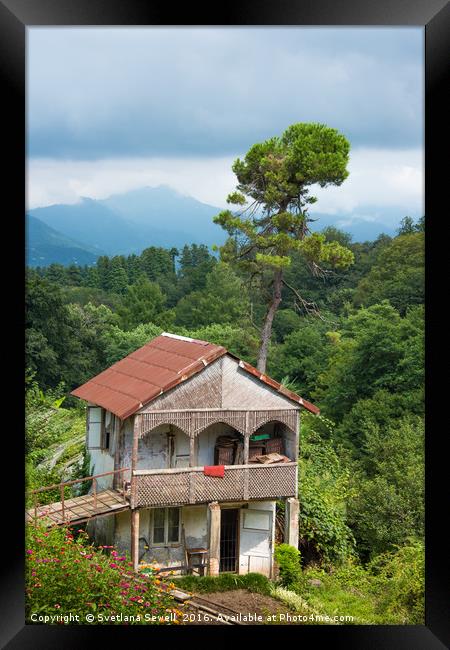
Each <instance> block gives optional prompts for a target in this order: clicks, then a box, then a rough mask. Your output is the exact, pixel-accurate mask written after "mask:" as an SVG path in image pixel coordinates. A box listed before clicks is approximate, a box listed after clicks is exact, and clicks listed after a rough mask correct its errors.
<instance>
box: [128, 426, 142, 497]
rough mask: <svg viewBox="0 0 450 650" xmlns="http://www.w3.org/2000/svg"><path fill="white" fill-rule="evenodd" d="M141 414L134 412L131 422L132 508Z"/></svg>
mask: <svg viewBox="0 0 450 650" xmlns="http://www.w3.org/2000/svg"><path fill="white" fill-rule="evenodd" d="M141 417H142V416H141V415H138V414H136V415H135V416H134V423H133V447H132V451H131V499H130V502H131V507H132V508H134V507H135V505H136V488H137V485H136V477H135V476H134V470H135V469H137V463H138V450H139V425H140V423H141Z"/></svg>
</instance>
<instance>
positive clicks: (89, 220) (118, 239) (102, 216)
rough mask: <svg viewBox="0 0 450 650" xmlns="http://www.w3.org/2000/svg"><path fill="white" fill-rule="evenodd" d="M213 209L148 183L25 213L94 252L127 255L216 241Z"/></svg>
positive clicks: (221, 238) (220, 240)
mask: <svg viewBox="0 0 450 650" xmlns="http://www.w3.org/2000/svg"><path fill="white" fill-rule="evenodd" d="M127 206H128V207H127ZM219 211H220V208H217V207H214V206H210V205H206V204H205V203H201V202H200V201H197V200H196V199H192V198H190V197H185V196H183V195H182V194H178V193H177V192H175V190H171V189H170V188H167V187H157V188H151V187H148V188H143V189H142V190H135V191H131V192H126V193H124V194H119V195H115V196H112V197H110V198H109V199H106V200H103V201H96V200H94V199H88V198H83V199H82V200H81V201H80V202H79V203H76V204H73V205H51V206H48V207H44V208H35V209H34V210H30V214H31V215H33V216H35V217H37V218H38V219H40V220H41V221H43V222H44V223H45V224H47V225H48V226H50V227H51V228H54V229H55V230H58V231H59V232H61V233H63V234H64V235H65V236H66V237H69V238H73V239H76V240H78V241H81V242H85V243H86V244H87V245H88V246H92V247H93V248H94V249H95V250H98V251H99V252H100V250H103V251H105V252H106V253H107V254H108V255H117V254H124V255H127V254H129V253H139V252H141V251H142V250H144V248H147V247H148V246H163V247H167V248H172V247H173V246H175V247H177V248H181V247H182V246H183V245H184V244H191V243H196V244H207V245H208V246H211V245H212V244H221V243H223V242H224V241H225V233H224V231H223V230H222V229H221V228H220V227H219V226H217V225H216V224H214V223H213V222H212V217H213V216H214V215H215V214H217V213H218V212H219ZM99 254H100V253H99Z"/></svg>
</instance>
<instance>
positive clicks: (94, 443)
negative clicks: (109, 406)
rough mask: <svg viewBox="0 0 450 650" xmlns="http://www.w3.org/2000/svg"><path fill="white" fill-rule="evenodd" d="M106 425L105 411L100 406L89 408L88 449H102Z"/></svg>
mask: <svg viewBox="0 0 450 650" xmlns="http://www.w3.org/2000/svg"><path fill="white" fill-rule="evenodd" d="M104 424H105V416H104V411H103V409H102V408H101V407H100V406H88V444H87V446H88V448H89V449H101V448H102V443H103V430H104Z"/></svg>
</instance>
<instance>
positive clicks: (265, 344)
mask: <svg viewBox="0 0 450 650" xmlns="http://www.w3.org/2000/svg"><path fill="white" fill-rule="evenodd" d="M282 286H283V271H281V270H278V271H275V274H274V276H273V289H272V300H271V302H270V304H269V307H268V309H267V312H266V317H265V319H264V325H263V328H262V330H261V342H260V346H259V355H258V364H257V366H256V367H257V368H258V370H259V371H261V372H266V365H267V352H268V350H269V343H270V337H271V335H272V324H273V319H274V316H275V313H276V311H277V309H278V307H279V305H280V302H281V288H282Z"/></svg>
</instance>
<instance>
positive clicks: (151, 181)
mask: <svg viewBox="0 0 450 650" xmlns="http://www.w3.org/2000/svg"><path fill="white" fill-rule="evenodd" d="M27 38H28V48H27V52H28V61H27V134H28V138H27V147H28V193H27V195H28V206H29V207H30V208H33V207H37V206H43V205H50V204H52V203H75V202H76V201H77V200H79V197H81V196H89V197H92V198H104V197H106V196H109V195H110V194H112V193H118V192H122V191H127V190H129V189H135V188H138V187H143V186H145V185H151V186H154V185H159V184H167V185H170V186H172V187H174V188H175V189H177V190H178V191H180V192H182V193H185V194H189V195H191V196H194V197H195V198H197V199H199V200H201V201H204V202H206V203H211V204H213V205H218V206H221V205H225V198H226V195H227V194H228V193H229V192H230V191H231V190H232V189H233V188H234V175H233V173H232V172H231V169H230V166H231V163H232V162H233V160H234V159H235V158H237V157H239V156H243V155H244V154H245V152H246V151H247V149H248V148H249V147H250V146H251V145H252V144H253V143H255V142H259V141H262V140H265V139H266V138H269V137H271V136H273V135H281V133H282V132H283V131H284V129H285V128H286V127H287V126H289V125H290V124H292V123H294V122H309V121H314V122H322V123H326V124H327V125H329V126H332V127H335V128H337V129H339V130H340V131H342V132H343V133H344V134H345V135H346V136H347V138H348V139H349V141H350V143H351V157H350V164H349V170H350V176H349V178H348V179H347V180H346V181H345V182H344V184H343V185H342V186H341V187H338V188H327V189H323V190H320V191H319V190H318V191H317V193H316V194H317V196H318V197H319V202H318V203H317V204H316V206H315V207H316V210H317V211H318V212H323V213H328V214H336V215H337V216H339V218H340V219H341V221H342V220H347V221H349V220H350V221H351V220H352V219H354V218H357V217H358V218H364V219H369V220H371V219H372V220H373V219H375V218H376V219H377V220H380V221H383V222H384V223H390V222H392V221H393V223H394V224H397V223H398V221H399V220H400V219H401V218H402V217H403V216H404V215H405V214H409V215H411V216H416V217H417V216H420V215H421V214H423V210H424V207H423V169H422V167H423V127H424V125H423V102H424V94H423V90H424V83H423V75H424V71H423V29H422V28H421V27H418V28H393V27H390V28H309V27H298V28H294V27H285V28H244V27H232V28H185V27H179V28H161V27H156V28H142V27H136V28H72V27H71V28H37V27H32V28H28V30H27Z"/></svg>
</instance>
